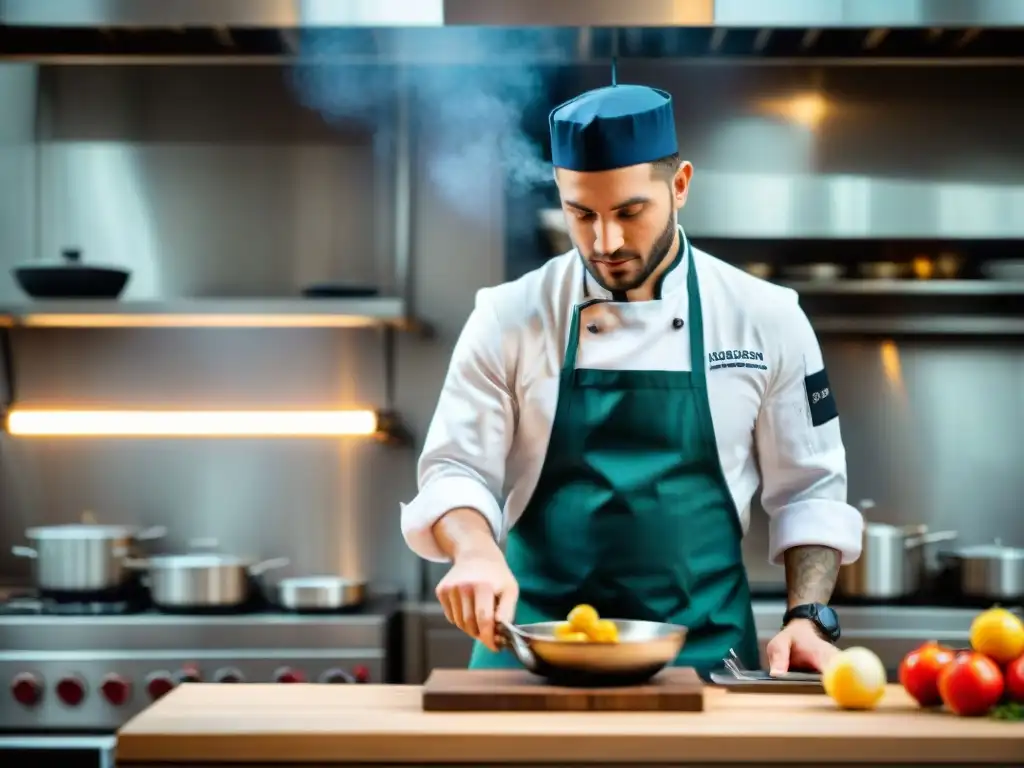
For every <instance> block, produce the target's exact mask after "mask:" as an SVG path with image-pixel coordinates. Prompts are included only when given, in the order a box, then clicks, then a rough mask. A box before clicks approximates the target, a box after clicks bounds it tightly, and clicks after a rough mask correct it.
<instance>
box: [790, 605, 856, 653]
mask: <svg viewBox="0 0 1024 768" xmlns="http://www.w3.org/2000/svg"><path fill="white" fill-rule="evenodd" d="M793 619H809V620H810V622H811V623H812V624H813V625H814V628H815V629H816V630H818V634H819V635H821V636H822V637H823V638H824V639H825V640H828V641H829V642H830V643H835V642H836V641H837V640H839V635H840V634H841V633H840V631H839V617H838V616H837V615H836V612H835V611H833V610H832V609H831V608H829V607H828V606H827V605H825V604H824V603H804V604H803V605H794V606H793V607H792V608H790V609H789V610H788V611H786V614H785V615H784V616H783V617H782V626H783V627H785V626H786V625H787V624H789V622H791V621H793Z"/></svg>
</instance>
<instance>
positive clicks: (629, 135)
mask: <svg viewBox="0 0 1024 768" xmlns="http://www.w3.org/2000/svg"><path fill="white" fill-rule="evenodd" d="M548 125H549V126H550V128H551V160H552V163H553V164H554V166H555V167H556V168H565V169H566V170H570V171H608V170H611V169H613V168H625V167H627V166H630V165H639V164H640V163H650V162H653V161H654V160H660V159H661V158H663V157H667V156H668V155H672V154H675V153H676V152H678V151H679V144H678V140H677V139H676V125H675V116H674V115H673V113H672V97H671V96H669V95H668V94H667V93H665V92H664V91H659V90H658V89H656V88H648V87H647V86H644V85H611V86H608V87H606V88H597V89H595V90H593V91H587V92H586V93H583V94H580V95H579V96H577V97H576V98H574V99H570V100H569V101H567V102H565V103H564V104H561V105H560V106H558V107H555V109H553V110H552V111H551V114H550V115H549V116H548Z"/></svg>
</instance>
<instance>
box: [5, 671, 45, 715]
mask: <svg viewBox="0 0 1024 768" xmlns="http://www.w3.org/2000/svg"><path fill="white" fill-rule="evenodd" d="M11 695H12V696H13V697H14V700H15V701H16V702H18V703H19V704H21V706H23V707H34V706H35V705H36V704H38V703H39V702H40V701H42V699H43V684H42V683H41V682H40V681H39V678H37V677H36V676H35V675H33V674H32V673H31V672H22V673H21V674H20V675H15V676H14V679H13V680H12V681H11Z"/></svg>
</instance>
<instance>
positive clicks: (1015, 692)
mask: <svg viewBox="0 0 1024 768" xmlns="http://www.w3.org/2000/svg"><path fill="white" fill-rule="evenodd" d="M1006 692H1007V693H1008V694H1010V698H1011V699H1012V700H1013V701H1016V702H1019V703H1021V704H1024V656H1021V657H1020V658H1019V659H1016V660H1015V661H1011V662H1010V663H1009V664H1008V665H1007V666H1006Z"/></svg>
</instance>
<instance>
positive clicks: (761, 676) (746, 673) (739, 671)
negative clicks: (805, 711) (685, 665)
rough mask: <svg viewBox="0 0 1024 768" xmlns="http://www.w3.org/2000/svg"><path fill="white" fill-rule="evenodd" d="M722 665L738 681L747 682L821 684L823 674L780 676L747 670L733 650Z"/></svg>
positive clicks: (798, 673) (805, 673) (730, 650)
mask: <svg viewBox="0 0 1024 768" xmlns="http://www.w3.org/2000/svg"><path fill="white" fill-rule="evenodd" d="M722 664H724V665H725V668H726V669H727V670H729V671H730V672H731V673H732V675H733V677H735V678H736V679H737V680H743V681H745V682H755V681H757V682H780V683H782V682H789V683H818V682H821V674H820V673H818V672H783V673H782V674H780V675H773V674H771V673H769V672H765V671H764V670H760V669H758V670H754V669H747V668H746V667H745V666H744V665H743V661H742V660H741V659H740V657H739V656H738V655H737V654H736V651H735V650H734V649H732V648H730V649H729V653H728V655H727V656H726V657H725V658H724V659H722Z"/></svg>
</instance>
